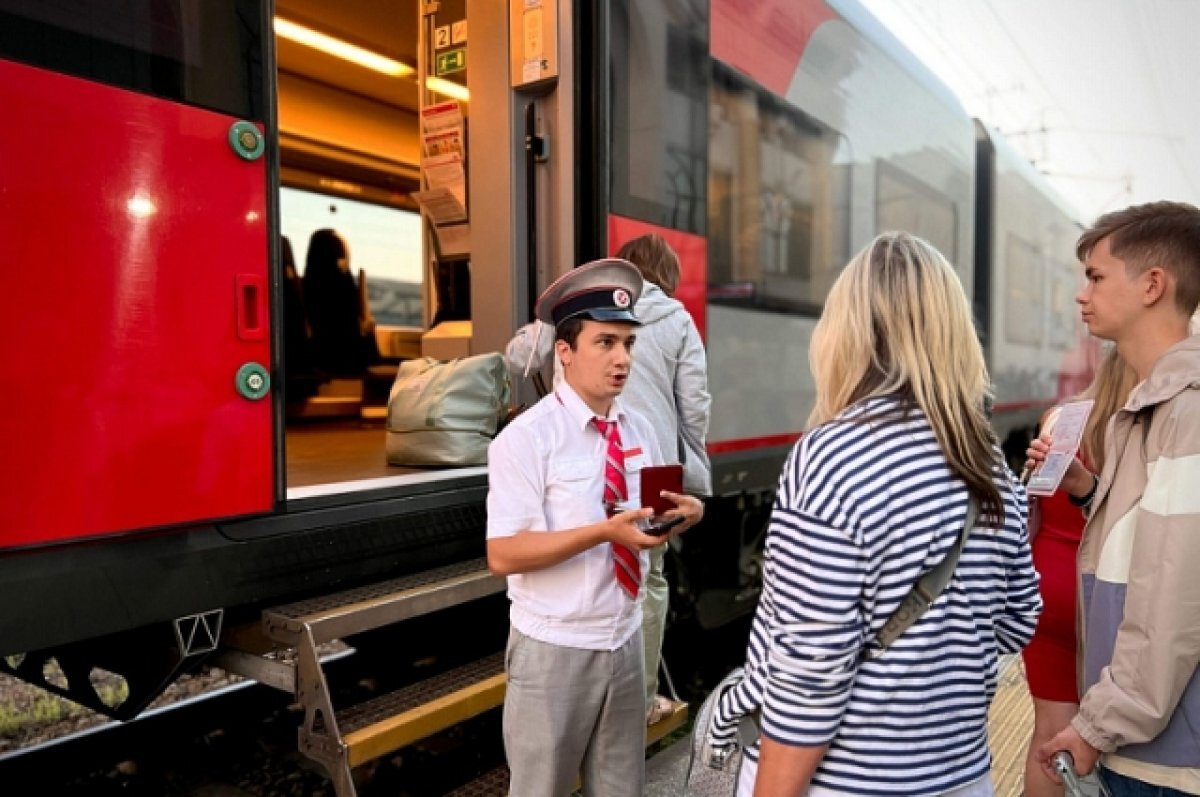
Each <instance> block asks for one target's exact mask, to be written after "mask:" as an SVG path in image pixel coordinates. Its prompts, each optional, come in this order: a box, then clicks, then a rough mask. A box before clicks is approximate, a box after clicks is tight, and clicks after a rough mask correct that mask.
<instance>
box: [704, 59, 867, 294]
mask: <svg viewBox="0 0 1200 797" xmlns="http://www.w3.org/2000/svg"><path fill="white" fill-rule="evenodd" d="M713 69H714V76H713V84H712V103H711V108H710V114H711V120H710V144H709V156H708V157H709V197H710V201H709V211H708V214H709V222H708V239H709V254H708V263H709V300H710V301H713V302H717V303H733V304H752V305H756V306H760V307H768V308H776V309H782V310H798V311H801V312H812V313H815V312H819V310H820V307H821V304H822V303H823V302H824V300H825V296H826V294H827V293H828V292H829V288H830V287H831V286H832V284H833V281H834V279H835V278H836V277H837V274H838V272H839V271H840V270H841V268H842V266H843V265H845V263H846V259H847V257H848V248H849V237H850V236H849V214H850V183H849V158H848V155H847V149H846V143H845V140H844V139H843V138H842V136H840V135H838V134H837V133H836V132H834V131H832V130H830V129H828V128H826V127H825V126H823V125H821V124H820V123H818V122H816V121H815V120H813V119H811V118H810V117H808V116H807V115H806V114H804V113H802V112H801V111H800V110H798V109H797V108H795V107H793V106H791V105H789V104H787V103H786V102H784V101H783V100H781V99H779V98H777V97H775V96H774V95H771V94H769V93H767V92H766V91H764V90H762V89H760V88H758V87H756V86H754V85H753V84H751V83H750V82H749V81H747V80H745V79H744V78H742V77H740V76H738V75H736V74H735V73H734V72H733V71H732V70H729V69H727V68H726V67H724V66H722V65H720V64H714V66H713Z"/></svg>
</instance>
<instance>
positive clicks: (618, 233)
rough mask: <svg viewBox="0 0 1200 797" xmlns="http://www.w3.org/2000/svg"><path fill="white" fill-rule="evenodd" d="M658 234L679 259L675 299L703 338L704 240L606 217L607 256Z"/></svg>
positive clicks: (705, 307) (705, 320) (705, 313)
mask: <svg viewBox="0 0 1200 797" xmlns="http://www.w3.org/2000/svg"><path fill="white" fill-rule="evenodd" d="M652 232H653V233H658V234H659V235H661V236H662V237H663V240H665V241H666V242H667V245H668V246H670V247H671V248H672V249H674V250H675V254H677V255H679V285H678V287H676V289H675V298H676V299H678V300H679V301H681V302H683V306H684V307H686V308H687V311H688V312H689V313H691V314H692V320H693V321H694V322H695V323H696V329H697V330H698V331H699V332H700V337H701V338H704V337H705V334H706V332H707V327H708V293H707V291H708V240H707V239H706V238H705V237H704V236H703V235H695V234H693V233H688V232H680V231H679V230H672V229H671V228H669V227H660V226H658V225H657V224H650V223H649V222H645V221H639V220H638V219H630V218H627V217H625V216H618V215H616V214H615V213H610V214H608V253H609V255H614V254H616V252H617V250H618V249H620V248H621V245H622V244H624V243H625V242H626V241H628V240H629V239H631V238H636V237H638V236H639V235H646V234H648V233H652Z"/></svg>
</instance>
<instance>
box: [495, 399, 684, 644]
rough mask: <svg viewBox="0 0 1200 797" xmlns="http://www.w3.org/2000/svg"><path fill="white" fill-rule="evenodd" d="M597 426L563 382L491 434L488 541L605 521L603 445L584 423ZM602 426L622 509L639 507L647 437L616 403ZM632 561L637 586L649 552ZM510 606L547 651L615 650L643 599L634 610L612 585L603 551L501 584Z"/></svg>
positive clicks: (651, 451) (656, 457)
mask: <svg viewBox="0 0 1200 797" xmlns="http://www.w3.org/2000/svg"><path fill="white" fill-rule="evenodd" d="M595 417H596V416H595V414H594V413H593V412H592V411H591V410H590V409H589V408H588V406H587V405H586V404H584V402H583V400H582V399H581V398H579V395H578V394H576V393H575V391H574V390H572V389H571V386H570V385H568V384H567V383H566V382H563V383H561V384H559V385H558V386H557V387H556V388H555V390H554V392H553V393H551V394H550V395H548V396H545V397H544V398H543V399H542V400H541V401H539V402H538V403H537V404H535V405H534V406H533V407H531V408H530V409H528V410H526V411H525V412H523V413H522V414H521V415H519V416H518V417H517V419H516V420H514V421H513V422H512V423H510V424H509V425H508V426H507V427H505V428H504V430H503V431H502V432H500V434H499V435H497V437H496V439H495V440H493V441H492V444H491V445H490V446H489V447H488V498H487V516H488V520H487V536H488V539H494V538H497V537H511V536H513V535H515V534H516V533H517V532H520V531H531V532H546V531H566V530H568V529H574V528H578V527H580V526H586V525H589V524H592V523H599V522H600V521H602V520H604V518H605V508H604V460H605V454H606V449H607V445H608V444H607V442H606V441H605V439H604V438H603V437H602V436H601V435H600V432H599V431H598V430H597V429H596V427H595V426H594V425H593V424H592V419H593V418H595ZM606 420H609V421H613V420H615V421H616V422H617V428H618V429H619V430H620V435H621V444H622V448H623V449H624V451H625V482H626V484H627V486H628V490H629V497H628V502H629V503H628V505H630V506H641V479H640V474H641V469H642V468H643V467H645V466H647V465H657V464H660V463H661V462H662V461H663V460H662V455H661V453H660V452H659V450H658V444H657V443H656V442H655V437H654V432H653V430H652V429H651V428H650V426H649V424H648V423H647V422H646V420H645V419H643V418H642V417H641V416H640V415H637V414H636V413H633V412H629V411H627V410H625V409H623V408H622V406H621V404H620V400H619V399H615V400H614V401H613V403H612V406H611V407H610V408H609V414H608V417H607V418H606ZM640 559H641V565H642V567H641V570H642V577H643V580H644V578H645V574H646V572H647V570H648V568H649V564H650V562H649V555H648V553H647V552H646V551H642V552H641V555H640ZM508 597H509V599H510V600H511V601H512V611H511V614H510V617H511V621H512V624H513V627H514V628H516V629H517V630H518V631H520V632H521V633H522V634H525V635H526V636H529V637H532V638H534V639H536V640H539V641H541V642H547V643H550V644H554V645H562V646H564V647H572V648H584V649H587V650H616V649H617V648H619V647H621V646H622V645H624V644H625V643H626V642H628V641H629V639H630V637H632V636H633V635H634V633H636V632H637V630H638V629H639V628H641V625H642V608H641V593H639V597H638V600H636V601H635V600H633V599H631V598H630V597H629V596H628V595H627V594H626V593H625V592H624V591H623V590H622V589H621V587H620V586H619V585H618V584H617V581H616V578H615V577H614V575H613V559H612V552H611V549H610V546H609V544H608V543H603V544H601V545H595V546H593V547H591V548H589V549H588V550H586V551H584V552H583V553H580V554H578V555H576V556H573V557H571V558H570V559H567V560H566V561H563V562H560V563H559V564H557V565H554V566H553V567H548V568H545V569H543V570H536V571H533V572H529V573H520V574H517V575H511V576H509V577H508Z"/></svg>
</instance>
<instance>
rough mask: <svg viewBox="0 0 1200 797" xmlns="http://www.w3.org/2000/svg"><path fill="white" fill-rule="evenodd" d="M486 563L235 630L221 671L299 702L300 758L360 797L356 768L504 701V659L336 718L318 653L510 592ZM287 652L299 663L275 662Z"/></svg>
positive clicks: (347, 794) (343, 794)
mask: <svg viewBox="0 0 1200 797" xmlns="http://www.w3.org/2000/svg"><path fill="white" fill-rule="evenodd" d="M504 586H505V584H504V580H503V579H501V578H498V577H496V576H493V575H492V574H491V573H490V572H489V571H488V570H487V567H486V564H485V562H484V561H483V560H482V559H476V560H473V561H470V562H464V563H461V564H456V565H451V566H449V567H443V568H438V569H436V570H431V571H428V572H424V573H418V574H416V575H412V576H406V577H404V578H398V579H392V580H390V581H386V582H382V583H379V584H371V585H368V586H365V587H361V588H358V589H353V590H348V591H345V592H341V593H338V594H335V595H329V596H323V597H321V598H316V599H313V600H307V601H300V602H297V603H291V604H287V605H284V606H277V607H275V608H271V609H267V610H265V611H264V612H263V615H262V623H261V625H254V626H242V627H240V628H236V629H230V630H229V631H228V632H227V633H226V634H225V635H223V637H222V648H221V649H220V651H219V652H218V654H217V655H216V658H215V660H214V662H213V663H214V664H216V665H217V666H219V667H221V668H223V669H225V670H227V671H229V672H233V673H237V674H239V675H243V676H245V677H247V678H252V679H254V680H256V681H259V682H260V683H263V684H266V685H268V686H272V687H274V688H276V689H280V690H282V691H285V692H288V693H290V694H293V695H295V697H296V699H297V701H298V702H299V703H300V704H301V705H302V706H303V707H304V722H303V724H302V725H301V727H300V730H299V748H300V752H302V753H303V754H304V755H306V756H308V757H309V758H311V759H312V760H314V761H316V762H317V763H319V764H321V765H322V766H323V767H324V768H325V770H326V771H327V772H328V773H329V775H330V779H331V780H332V781H333V786H334V790H335V792H336V793H337V795H338V797H355V796H356V795H357V790H356V788H355V786H354V781H353V779H352V778H351V774H350V770H351V768H352V767H355V766H358V765H360V764H363V763H366V762H367V761H371V760H373V759H376V758H379V757H381V756H384V755H387V754H388V753H390V752H392V751H394V750H397V749H399V748H401V747H403V746H405V745H408V744H411V743H412V742H415V741H418V740H419V739H423V738H425V737H427V736H430V735H432V734H434V733H437V732H438V731H441V730H445V729H446V728H449V727H451V726H453V725H456V724H458V723H459V722H462V721H463V720H465V719H468V718H470V717H473V716H476V715H478V714H482V713H483V712H485V711H487V710H489V709H491V708H494V707H496V706H498V705H500V704H501V703H502V702H503V701H504V661H503V655H502V654H496V655H493V656H489V657H486V658H484V659H480V660H478V661H475V662H471V663H470V664H467V665H464V666H461V667H457V668H455V669H452V670H450V671H448V672H445V673H442V674H440V675H436V676H433V677H431V678H428V679H426V680H424V681H419V682H417V683H415V684H410V685H408V686H405V687H403V688H400V689H398V690H396V691H394V692H391V693H388V694H384V695H380V696H377V697H375V698H372V699H371V700H369V701H367V702H365V703H361V704H358V705H354V706H348V707H344V708H340V709H335V707H334V705H333V702H332V699H331V696H330V693H329V685H328V682H327V680H326V678H325V673H324V670H323V669H322V662H321V659H320V657H319V655H318V651H317V648H318V646H319V645H322V644H324V643H326V642H330V641H332V640H335V639H340V638H342V637H346V636H351V635H353V634H358V633H362V632H364V631H370V630H373V629H377V628H382V627H384V626H388V625H391V624H393V623H398V622H400V621H402V620H408V619H411V618H414V617H419V616H422V615H427V614H431V613H433V612H436V611H439V610H442V609H446V608H450V607H452V606H457V605H460V604H464V603H468V602H470V601H474V600H477V599H480V598H483V597H486V596H488V595H494V594H496V593H498V592H501V591H503V590H504ZM280 647H291V648H294V649H295V651H296V656H295V660H294V662H293V661H286V660H280V659H277V658H272V657H271V656H270V654H271V653H272V652H273V651H275V650H277V649H278V648H280Z"/></svg>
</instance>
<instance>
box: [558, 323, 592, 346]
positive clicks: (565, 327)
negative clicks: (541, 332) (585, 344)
mask: <svg viewBox="0 0 1200 797" xmlns="http://www.w3.org/2000/svg"><path fill="white" fill-rule="evenodd" d="M585 320H587V319H585V318H582V317H580V316H575V317H573V318H568V319H566V320H565V321H560V322H559V323H558V326H556V327H555V328H554V339H555V340H561V341H564V342H565V343H566V344H567V345H568V346H570V347H571V351H575V342H576V341H577V340H579V332H580V330H582V329H583V322H584V321H585Z"/></svg>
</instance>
